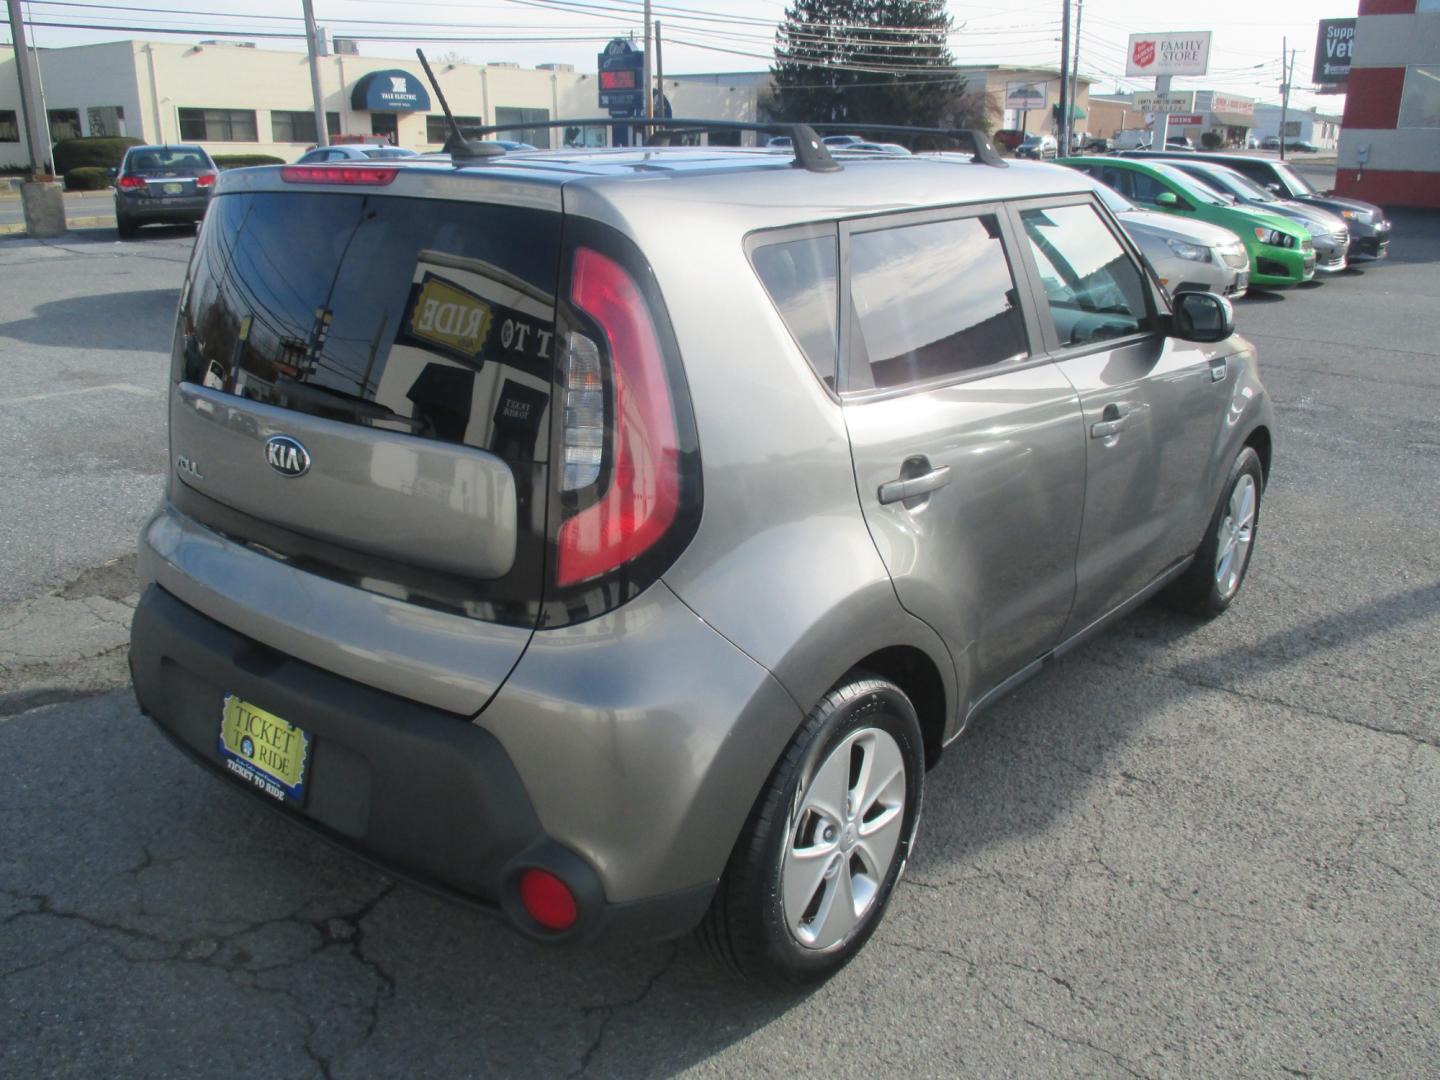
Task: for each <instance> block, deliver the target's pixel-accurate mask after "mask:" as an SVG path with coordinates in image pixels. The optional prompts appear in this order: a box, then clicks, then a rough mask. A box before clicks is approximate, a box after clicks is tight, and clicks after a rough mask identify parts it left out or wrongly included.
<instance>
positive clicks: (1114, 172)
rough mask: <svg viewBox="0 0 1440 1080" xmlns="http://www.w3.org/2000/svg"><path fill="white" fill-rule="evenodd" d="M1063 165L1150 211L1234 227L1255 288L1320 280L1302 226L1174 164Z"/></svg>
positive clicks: (1083, 160)
mask: <svg viewBox="0 0 1440 1080" xmlns="http://www.w3.org/2000/svg"><path fill="white" fill-rule="evenodd" d="M1060 164H1061V165H1069V166H1070V167H1071V168H1072V169H1079V170H1080V171H1081V172H1083V173H1085V174H1086V175H1088V176H1092V177H1094V178H1095V179H1096V180H1099V181H1100V182H1101V183H1104V184H1108V185H1109V186H1110V187H1112V188H1114V189H1115V190H1116V191H1118V192H1120V194H1122V195H1124V196H1126V197H1127V198H1129V199H1130V200H1131V201H1132V202H1136V203H1139V204H1140V205H1141V206H1143V207H1144V208H1145V209H1147V210H1159V211H1162V212H1164V213H1167V214H1176V215H1178V216H1180V217H1186V218H1194V219H1196V220H1198V221H1208V222H1210V224H1212V225H1219V226H1221V227H1222V228H1226V229H1229V230H1230V231H1231V232H1233V233H1234V234H1235V235H1236V236H1238V237H1240V240H1241V241H1242V242H1243V243H1244V245H1245V250H1246V251H1248V252H1249V253H1250V284H1251V285H1253V286H1257V287H1264V286H1269V287H1271V288H1273V287H1275V286H1278V285H1298V284H1300V283H1301V282H1302V281H1309V280H1310V279H1311V278H1313V277H1314V276H1315V245H1314V243H1313V242H1312V241H1311V239H1310V233H1309V231H1308V230H1306V229H1305V227H1304V226H1303V225H1298V224H1296V223H1295V222H1294V221H1291V220H1290V219H1289V218H1283V217H1281V216H1280V215H1278V214H1270V213H1266V212H1265V211H1263V210H1258V209H1256V208H1254V207H1250V206H1241V205H1239V204H1237V203H1235V202H1234V200H1232V199H1231V198H1230V197H1229V196H1228V195H1224V194H1221V193H1220V192H1218V191H1216V190H1215V189H1214V188H1212V187H1210V186H1209V185H1208V184H1205V183H1203V182H1201V181H1199V180H1196V179H1195V178H1194V177H1193V176H1189V175H1187V174H1185V173H1183V172H1181V171H1180V170H1179V169H1177V168H1175V167H1174V166H1172V165H1166V164H1164V163H1163V162H1158V161H1140V160H1133V159H1130V158H1112V157H1068V158H1061V159H1060Z"/></svg>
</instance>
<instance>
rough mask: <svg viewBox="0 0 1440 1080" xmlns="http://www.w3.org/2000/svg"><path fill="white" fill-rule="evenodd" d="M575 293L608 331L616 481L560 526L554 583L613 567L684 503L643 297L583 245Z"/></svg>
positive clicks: (668, 406) (643, 545) (661, 362)
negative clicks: (681, 502)
mask: <svg viewBox="0 0 1440 1080" xmlns="http://www.w3.org/2000/svg"><path fill="white" fill-rule="evenodd" d="M570 299H571V301H572V302H573V303H574V305H575V306H576V307H577V308H579V309H580V310H581V311H583V312H584V313H585V314H586V315H588V316H590V318H592V319H593V320H594V321H595V322H596V324H597V325H599V327H600V329H601V330H602V331H603V332H604V336H605V344H606V351H607V352H608V353H609V357H610V376H611V389H612V400H613V403H614V405H613V408H614V421H613V435H612V440H611V451H610V452H611V455H612V459H613V462H614V464H613V466H612V468H611V469H610V482H609V485H608V487H607V488H606V490H605V494H604V496H603V497H601V499H600V500H599V501H598V502H596V503H595V504H594V505H592V506H588V507H586V508H585V509H583V510H581V511H579V512H578V513H576V514H575V516H574V517H572V518H570V519H569V520H568V521H566V522H565V523H564V524H563V525H562V526H561V527H560V533H559V537H558V541H557V547H558V549H559V551H558V560H557V566H556V573H555V578H556V583H557V584H559V585H573V584H575V583H577V582H580V581H585V580H587V579H589V578H593V577H596V576H598V575H600V574H603V573H605V572H606V571H608V570H614V569H615V568H616V567H619V566H621V565H623V564H624V563H626V562H628V561H629V560H631V559H633V558H635V557H636V556H637V555H640V554H642V553H644V552H645V551H646V550H648V549H649V548H650V547H652V546H653V545H654V544H655V543H656V542H657V541H658V540H660V539H661V537H663V536H664V535H665V531H666V530H667V529H668V528H669V527H670V525H671V523H672V522H674V520H675V515H676V512H677V510H678V509H679V505H680V445H679V443H680V440H679V434H678V432H677V430H676V423H675V409H674V404H673V403H672V401H671V400H670V386H669V383H668V381H667V379H666V375H665V358H664V355H663V353H662V352H661V349H660V340H659V337H658V336H657V334H656V332H655V323H654V322H653V321H652V319H651V317H650V310H649V308H648V307H646V304H645V298H644V296H643V295H642V294H641V292H640V288H639V286H638V285H636V284H635V281H634V279H633V278H631V277H630V275H629V274H627V273H626V272H625V270H624V268H623V267H621V266H620V264H619V263H617V262H615V261H614V260H612V259H608V258H606V257H605V256H604V255H601V254H600V253H599V252H597V251H592V250H590V249H589V248H580V249H578V250H577V251H576V252H575V267H574V271H573V273H572V275H571V279H570Z"/></svg>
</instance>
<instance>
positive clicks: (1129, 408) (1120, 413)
mask: <svg viewBox="0 0 1440 1080" xmlns="http://www.w3.org/2000/svg"><path fill="white" fill-rule="evenodd" d="M1139 411H1140V406H1139V405H1132V404H1131V403H1130V402H1128V401H1112V402H1111V403H1110V404H1109V405H1106V406H1105V410H1104V411H1103V412H1102V413H1101V414H1100V416H1101V419H1100V421H1099V422H1098V423H1094V424H1091V425H1090V437H1091V438H1092V439H1108V438H1111V437H1112V436H1114V435H1118V434H1119V433H1120V431H1121V429H1122V428H1124V426H1125V421H1126V420H1128V419H1129V418H1130V416H1131V415H1133V414H1134V413H1137V412H1139Z"/></svg>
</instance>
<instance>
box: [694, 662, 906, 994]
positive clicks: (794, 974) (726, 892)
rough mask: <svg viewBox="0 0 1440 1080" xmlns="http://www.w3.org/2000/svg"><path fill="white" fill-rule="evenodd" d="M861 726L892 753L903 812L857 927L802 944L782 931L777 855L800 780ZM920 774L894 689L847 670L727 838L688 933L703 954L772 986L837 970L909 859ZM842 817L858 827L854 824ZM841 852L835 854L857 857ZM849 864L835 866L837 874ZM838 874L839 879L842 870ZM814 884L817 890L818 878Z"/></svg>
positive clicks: (790, 826)
mask: <svg viewBox="0 0 1440 1080" xmlns="http://www.w3.org/2000/svg"><path fill="white" fill-rule="evenodd" d="M861 729H879V731H881V732H884V733H886V734H888V735H890V736H891V737H892V738H893V739H894V741H895V744H896V746H897V747H898V749H899V751H900V758H901V761H902V762H903V765H904V780H903V784H904V797H903V805H904V809H903V812H902V816H901V825H900V832H899V842H898V844H897V846H896V848H895V851H894V854H893V856H892V857H891V860H890V865H889V867H888V870H887V872H886V873H885V874H884V877H883V880H882V881H881V883H880V885H879V888H878V890H877V891H876V892H875V893H874V899H873V901H871V902H870V903H869V907H868V908H866V910H865V912H864V914H863V915H862V916H861V917H860V919H859V921H858V922H856V923H855V925H854V926H853V927H852V928H851V929H850V930H849V931H848V932H847V933H846V934H845V936H844V937H843V938H842V939H840V940H839V941H837V942H835V943H833V944H832V945H830V946H828V947H825V948H815V947H807V946H805V945H803V944H801V942H800V941H799V940H798V938H797V937H796V936H795V934H794V933H792V931H791V930H790V928H789V927H788V925H787V922H786V918H785V912H784V900H783V896H782V878H781V873H782V868H783V866H784V861H785V857H786V851H787V847H788V845H789V843H790V841H791V839H792V834H794V833H795V831H796V830H797V829H800V828H804V827H805V825H804V823H803V819H802V817H801V815H802V810H801V805H802V798H803V796H804V795H805V794H806V792H807V790H808V788H809V785H810V781H811V780H812V779H813V778H814V777H815V776H816V774H817V773H818V771H819V770H820V767H821V766H822V765H823V764H824V763H825V762H826V760H827V759H828V758H829V756H830V753H831V751H832V750H835V749H836V748H838V747H841V746H842V744H843V743H844V742H845V741H846V740H847V739H848V738H849V737H850V736H851V735H852V734H854V733H856V732H858V731H860V730H861ZM862 738H863V736H862ZM842 752H843V750H842ZM924 772H925V752H924V745H923V740H922V737H921V734H920V724H919V720H918V719H917V718H916V715H915V709H914V706H912V705H911V704H910V700H909V698H907V697H906V696H905V694H904V692H903V691H902V690H901V689H900V688H899V687H898V686H896V685H895V684H894V683H891V682H889V681H887V680H885V679H880V678H876V677H874V676H871V675H867V674H865V673H863V672H856V673H853V674H852V677H851V678H849V679H847V681H845V682H844V683H842V684H841V685H839V686H837V687H836V688H835V689H833V690H831V691H830V692H829V693H828V694H826V695H825V698H824V699H823V700H822V701H821V702H820V703H819V704H818V705H816V706H815V708H814V709H812V710H811V712H810V715H809V716H807V717H806V718H805V722H804V723H803V724H802V725H801V726H800V730H799V731H798V732H796V734H795V737H794V738H793V739H792V740H791V741H790V745H789V746H787V747H786V749H785V752H784V753H783V754H782V755H781V756H780V760H779V762H777V763H776V765H775V768H774V770H773V771H772V772H771V774H770V778H769V779H768V780H767V781H766V784H765V787H764V788H763V789H762V790H761V792H760V795H759V797H758V798H757V799H756V802H755V805H754V807H753V808H752V810H751V811H750V816H749V818H748V819H747V820H746V822H745V827H744V829H743V830H742V831H741V833H740V837H739V839H738V840H737V841H736V844H735V848H734V851H733V852H732V854H731V856H730V861H729V863H728V864H727V865H726V868H725V873H724V875H723V877H722V878H721V880H720V885H719V887H718V888H717V890H716V893H715V898H714V900H713V902H712V903H711V905H710V910H709V911H708V912H707V913H706V915H705V918H704V920H703V921H702V922H701V924H700V926H699V928H698V930H697V934H698V936H699V937H700V940H701V942H702V943H703V945H704V946H705V948H706V949H707V951H708V952H709V953H710V954H711V955H712V956H713V957H714V958H715V959H716V961H717V962H719V964H720V965H721V966H722V967H724V968H726V969H727V970H729V971H730V972H731V973H732V974H734V975H737V976H739V977H741V978H744V979H750V980H754V981H756V982H761V983H765V984H767V985H769V986H771V987H774V988H777V989H789V988H795V987H802V986H807V985H812V984H815V983H819V982H822V981H823V980H825V979H828V978H829V977H830V976H832V975H834V974H835V972H837V971H839V970H840V969H841V968H842V967H844V966H845V964H847V963H848V962H849V961H850V960H851V958H852V957H854V956H855V954H856V953H858V952H859V951H860V949H861V948H862V947H863V946H864V945H865V942H866V941H868V940H869V938H870V935H871V934H872V933H873V932H874V931H875V927H876V926H877V925H879V922H880V919H881V918H882V917H883V916H884V914H885V908H886V906H887V905H888V904H889V901H890V894H891V892H892V890H893V889H894V887H895V882H896V881H897V880H898V879H899V877H900V874H901V872H902V870H903V869H904V866H905V861H906V859H907V858H908V857H909V854H910V849H911V845H912V843H913V841H914V837H915V829H916V825H917V824H918V822H919V820H920V808H921V797H922V788H923V784H924ZM847 812H849V811H848V810H847ZM855 813H856V814H863V813H864V810H863V808H858V809H857V810H856V811H855ZM852 820H855V821H857V827H858V818H852ZM846 835H849V829H848V828H847V829H846ZM842 842H843V839H842ZM851 843H854V839H853V837H852V838H851ZM836 850H837V852H838V851H839V848H838V847H837V849H836ZM848 850H849V849H847V854H844V855H837V857H838V858H840V859H846V860H849V859H855V858H857V856H856V855H854V854H850V853H848ZM850 865H851V864H850V863H849V862H846V863H845V866H846V867H847V868H848V867H849V866H850ZM839 872H841V873H847V872H848V869H842V870H841V871H839ZM826 880H829V875H828V874H827V878H826ZM820 888H821V889H822V890H823V889H825V888H827V886H826V885H825V884H824V883H823V882H822V883H821V886H820Z"/></svg>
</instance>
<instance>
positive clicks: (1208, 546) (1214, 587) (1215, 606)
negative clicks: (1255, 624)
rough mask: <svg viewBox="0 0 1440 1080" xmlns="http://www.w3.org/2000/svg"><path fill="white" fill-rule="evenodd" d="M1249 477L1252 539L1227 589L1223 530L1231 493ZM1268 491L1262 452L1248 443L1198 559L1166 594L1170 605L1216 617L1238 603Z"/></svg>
mask: <svg viewBox="0 0 1440 1080" xmlns="http://www.w3.org/2000/svg"><path fill="white" fill-rule="evenodd" d="M1247 477H1248V478H1249V482H1250V483H1252V484H1253V485H1254V495H1255V497H1254V510H1253V514H1252V517H1251V522H1250V529H1251V533H1250V541H1249V543H1248V544H1246V546H1245V549H1244V553H1243V556H1242V558H1241V559H1240V565H1239V566H1238V568H1236V576H1235V580H1234V584H1233V586H1231V587H1229V588H1228V589H1227V588H1223V587H1222V584H1221V582H1220V581H1219V580H1218V579H1217V562H1216V556H1217V555H1218V554H1219V553H1220V550H1221V548H1220V544H1221V542H1222V540H1223V539H1224V537H1223V536H1222V533H1223V532H1224V525H1225V522H1226V520H1227V516H1228V511H1229V507H1230V499H1231V496H1233V495H1234V494H1235V491H1236V488H1237V487H1239V486H1240V485H1241V484H1242V483H1244V482H1245V480H1246V478H1247ZM1264 494H1265V470H1264V468H1263V467H1262V466H1261V464H1260V455H1259V454H1257V453H1255V451H1254V450H1253V449H1252V448H1251V447H1248V446H1247V447H1245V448H1244V449H1242V450H1241V451H1240V453H1239V454H1237V455H1236V457H1235V463H1234V464H1233V465H1231V466H1230V474H1229V476H1228V477H1226V479H1225V486H1224V487H1223V488H1221V489H1220V501H1219V502H1218V503H1217V504H1216V506H1215V512H1214V513H1213V514H1212V515H1211V516H1210V525H1209V528H1207V529H1206V531H1205V539H1204V541H1203V542H1202V543H1201V544H1200V548H1199V550H1198V551H1196V552H1195V561H1194V562H1192V563H1191V564H1190V568H1189V569H1188V570H1186V571H1185V573H1184V574H1182V575H1181V576H1180V577H1179V578H1178V579H1177V580H1176V581H1175V583H1174V584H1173V585H1171V586H1170V587H1169V588H1168V589H1166V590H1165V592H1164V594H1163V599H1164V600H1165V602H1166V603H1167V604H1168V605H1169V606H1171V607H1173V608H1175V609H1176V610H1178V611H1183V612H1185V613H1186V614H1189V615H1193V616H1195V617H1196V618H1200V619H1213V618H1215V616H1217V615H1219V614H1221V613H1222V612H1223V611H1224V610H1225V609H1226V608H1228V607H1229V606H1230V605H1231V603H1233V602H1234V600H1235V597H1237V596H1238V595H1240V588H1241V586H1242V585H1244V584H1245V573H1246V571H1247V570H1249V569H1250V558H1251V556H1252V555H1254V553H1255V541H1256V540H1258V539H1259V529H1260V503H1261V501H1262V497H1263V496H1264Z"/></svg>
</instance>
